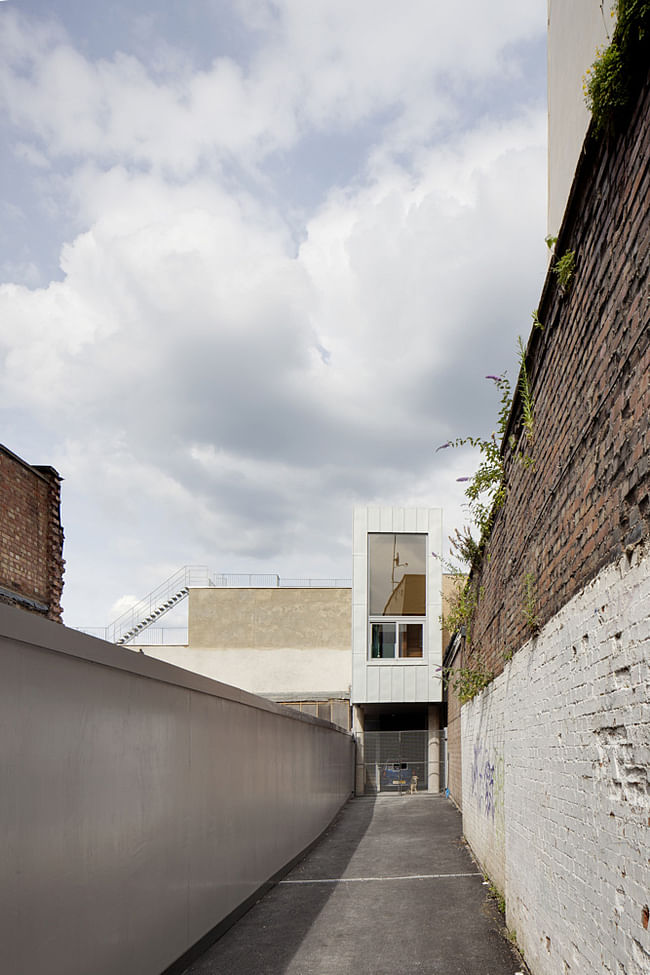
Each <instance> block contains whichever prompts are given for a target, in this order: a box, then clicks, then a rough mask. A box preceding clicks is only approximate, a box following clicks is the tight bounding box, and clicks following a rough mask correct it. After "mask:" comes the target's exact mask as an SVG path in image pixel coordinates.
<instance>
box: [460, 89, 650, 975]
mask: <svg viewBox="0 0 650 975" xmlns="http://www.w3.org/2000/svg"><path fill="white" fill-rule="evenodd" d="M649 118H650V85H648V84H646V86H645V88H644V89H643V91H642V92H641V93H640V97H639V101H638V104H637V107H636V111H635V112H634V114H633V116H632V117H631V119H630V120H629V124H628V125H627V127H626V129H625V132H623V133H622V134H619V135H616V136H611V137H610V138H609V139H608V140H605V141H601V142H600V143H599V142H595V141H588V142H587V143H586V146H585V151H584V153H583V157H582V159H581V163H580V166H579V168H578V172H577V174H576V180H575V183H574V187H573V190H572V196H571V199H570V201H569V206H568V208H567V213H566V215H565V221H564V224H563V227H562V231H561V235H560V239H559V241H558V243H557V245H556V250H557V252H558V253H559V254H560V255H562V254H564V253H565V252H567V251H569V250H574V251H575V252H576V272H575V277H574V280H573V281H572V283H571V286H570V288H569V289H568V292H567V293H566V294H564V293H563V292H562V291H561V289H560V288H559V287H558V283H557V280H556V277H555V275H554V274H553V273H550V274H549V276H548V278H547V281H546V284H545V287H544V290H543V293H542V298H541V302H540V306H539V318H540V320H541V321H542V323H543V324H544V331H540V330H534V331H533V333H532V335H531V338H530V341H529V346H528V355H527V368H528V373H529V378H530V385H531V390H532V394H533V399H534V403H535V435H534V442H533V444H532V446H526V445H525V444H524V437H523V434H522V430H521V403H520V402H518V401H517V400H515V404H514V408H513V412H512V416H511V420H510V429H509V430H508V436H511V435H512V436H514V437H515V440H516V442H518V445H519V449H522V448H524V449H525V451H526V453H527V454H529V455H530V456H531V457H532V458H533V459H534V466H532V467H526V466H524V465H522V464H521V463H519V462H518V461H517V460H516V458H515V456H514V454H513V451H512V450H511V449H510V448H508V449H509V452H508V454H507V456H506V458H505V463H506V470H507V474H508V494H507V499H506V502H505V504H504V506H503V507H502V508H501V510H500V511H499V512H498V513H497V516H496V518H495V523H494V528H493V532H492V535H491V537H490V539H489V542H488V545H487V547H486V552H485V553H484V557H483V560H482V563H481V565H480V567H479V568H477V569H475V570H474V572H473V576H472V581H473V584H474V585H475V587H476V591H477V592H478V593H480V601H479V606H478V610H477V612H476V614H475V617H474V620H473V625H472V628H471V632H472V642H471V646H469V647H465V648H464V654H465V661H466V662H467V661H468V660H470V661H471V660H472V659H473V661H474V662H476V658H477V657H478V656H479V655H480V658H481V660H482V662H483V665H484V666H486V667H487V668H489V669H491V670H493V671H494V672H495V673H496V674H498V675H499V676H497V679H496V680H495V681H494V682H493V683H492V684H491V685H490V686H489V687H488V688H487V689H486V690H484V691H483V692H482V693H481V694H479V695H478V696H477V697H475V698H474V699H473V700H472V701H471V702H470V703H468V704H466V705H464V706H463V708H462V710H461V722H460V724H461V743H462V747H461V753H462V768H463V824H464V830H465V833H466V836H467V837H468V840H469V842H470V844H471V846H472V848H473V850H474V852H475V854H476V856H477V858H478V859H479V861H480V862H481V863H482V864H483V865H484V867H485V868H486V869H487V870H488V872H489V873H490V874H491V875H492V877H493V879H495V880H496V882H497V883H501V882H503V878H505V883H504V893H505V897H506V917H507V923H508V926H509V927H510V928H511V929H512V930H516V932H517V939H518V941H519V943H520V945H521V946H522V947H523V948H524V950H525V955H526V959H527V961H528V962H529V965H530V967H531V971H533V972H534V973H535V975H555V973H558V972H562V973H565V975H569V973H570V975H593V973H602V975H605V973H612V972H617V973H620V975H647V973H648V972H650V933H649V930H648V928H649V921H648V918H649V915H650V908H649V894H648V892H649V890H650V861H649V860H648V828H649V827H650V781H649V779H648V766H649V764H650V730H649V718H650V681H649V676H650V675H649V673H648V657H649V654H648V650H649V648H650V609H649V607H650V511H649V489H650V473H649V462H648V451H649V449H650V432H649V425H650V342H649V338H650V335H649V331H650V328H649V322H650V280H649V274H648V271H649V264H650V247H649V244H650V188H649V176H650V125H648V120H649ZM526 580H528V583H529V586H528V588H529V595H530V596H534V603H535V605H534V606H533V605H528V606H527V599H526V595H525V590H526ZM532 617H535V619H532ZM531 624H534V625H531ZM508 661H509V662H508ZM504 668H505V669H504ZM449 710H450V714H452V713H453V707H452V703H451V702H450V708H449ZM455 727H456V729H457V727H458V722H456V724H455ZM450 737H451V727H450ZM452 747H455V746H454V745H452ZM450 754H451V749H450ZM500 767H501V768H502V770H503V771H502V775H501V774H500V772H499V768H500Z"/></svg>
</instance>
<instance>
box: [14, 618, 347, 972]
mask: <svg viewBox="0 0 650 975" xmlns="http://www.w3.org/2000/svg"><path fill="white" fill-rule="evenodd" d="M0 761H1V764H2V799H1V800H0V820H1V822H0V827H1V828H2V831H3V837H4V840H3V845H4V852H3V853H2V854H1V855H0V856H1V858H2V860H4V861H5V862H4V866H3V869H2V878H3V879H2V884H1V885H0V888H1V894H0V932H1V933H0V943H2V946H3V955H4V962H5V967H6V970H7V971H11V972H12V973H13V975H46V973H47V975H59V973H61V975H64V973H65V975H76V973H79V975H88V972H93V975H115V973H116V972H118V971H119V972H120V973H121V975H131V973H133V975H158V973H160V972H161V971H162V970H163V969H164V968H166V967H167V966H168V965H170V964H171V963H173V962H174V961H175V959H177V958H178V957H179V956H180V955H182V954H183V952H185V951H186V950H187V949H188V948H189V947H191V945H192V944H194V943H195V942H196V941H197V940H198V939H200V938H201V937H202V936H204V935H205V934H206V932H208V931H210V929H212V928H213V927H214V926H215V925H216V924H217V923H218V922H219V921H221V920H222V919H223V918H224V917H226V916H227V915H228V914H229V913H230V912H231V911H233V910H234V909H235V908H236V907H237V906H238V905H239V904H241V903H242V901H244V900H246V898H248V897H249V896H251V895H252V894H253V893H254V892H255V891H256V890H258V889H259V888H260V886H262V885H263V884H264V883H265V882H266V881H267V880H268V879H269V878H270V877H272V876H273V875H274V874H275V873H277V872H278V871H279V870H281V869H282V867H283V866H284V865H285V864H286V863H288V862H289V861H290V860H291V859H292V858H293V857H295V856H296V855H297V854H298V853H300V852H301V851H302V850H303V849H304V848H305V847H306V846H308V845H309V843H311V842H312V840H314V839H315V838H316V837H317V836H318V835H319V834H320V833H321V832H322V830H323V829H324V828H325V827H326V826H327V824H328V823H329V822H330V821H331V819H332V818H333V817H334V815H335V814H336V812H337V810H338V809H339V808H340V806H341V805H342V804H343V802H344V801H345V800H346V798H347V797H348V796H349V794H350V792H351V791H352V787H353V743H352V739H351V738H350V736H349V735H347V734H346V733H344V732H342V731H341V730H337V729H335V728H334V726H332V725H329V724H327V723H326V722H323V721H319V720H317V719H315V718H311V717H309V716H307V715H300V714H298V713H296V712H291V711H288V709H284V708H281V707H279V706H278V705H274V704H272V703H271V702H268V701H265V700H263V699H261V698H256V697H254V696H253V695H251V694H248V693H246V692H244V691H240V690H238V689H236V688H232V687H228V686H227V685H224V684H220V683H218V682H217V681H211V680H208V679H206V678H202V677H199V676H198V675H195V674H191V673H189V672H187V671H183V670H180V669H179V668H175V667H171V666H169V665H167V664H164V663H161V662H160V661H157V660H153V659H151V658H148V657H145V656H143V655H139V654H134V653H133V652H132V651H130V650H126V649H122V648H120V647H116V646H113V645H112V644H107V643H104V642H103V641H100V640H96V639H94V638H92V637H88V636H86V635H85V634H81V633H78V632H76V631H73V630H68V629H67V628H66V627H64V626H61V625H57V624H54V623H48V622H47V621H44V620H40V619H38V618H35V617H31V616H29V615H28V614H26V613H22V612H21V611H20V610H16V609H13V608H11V607H4V606H0Z"/></svg>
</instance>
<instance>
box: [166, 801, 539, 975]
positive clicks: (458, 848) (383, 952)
mask: <svg viewBox="0 0 650 975" xmlns="http://www.w3.org/2000/svg"><path fill="white" fill-rule="evenodd" d="M502 929H503V919H502V918H501V916H500V914H499V912H498V910H497V908H496V905H495V903H494V901H493V900H492V898H490V897H489V894H488V891H487V886H486V885H485V884H484V881H483V877H482V876H481V874H480V872H479V870H478V867H477V866H476V864H475V862H474V861H473V859H472V857H471V855H470V853H469V851H468V849H467V847H466V845H465V844H464V842H463V840H462V836H461V817H460V814H459V813H458V810H457V809H456V808H455V806H454V805H453V804H452V803H451V802H450V801H449V800H448V799H445V798H444V797H442V796H430V795H427V794H420V795H415V796H411V795H408V794H407V795H404V796H401V797H400V796H385V797H384V796H378V797H377V798H359V799H352V800H351V801H350V802H349V803H348V804H347V805H346V806H345V808H344V809H343V811H342V813H341V814H340V815H339V816H338V818H337V819H336V820H335V822H334V823H333V825H332V826H331V827H330V829H329V830H328V831H327V832H326V834H325V835H324V836H323V838H322V839H321V841H320V842H319V843H318V845H317V846H316V847H314V849H313V850H312V851H311V852H310V853H309V855H308V856H307V857H305V859H304V860H302V861H301V862H300V863H299V864H298V865H297V866H296V867H294V869H293V870H292V871H291V872H290V873H289V874H287V875H286V876H285V877H284V879H283V880H281V881H280V882H279V883H278V884H277V885H276V886H275V887H274V888H273V889H272V890H271V891H270V892H269V893H268V894H267V895H266V896H265V897H263V898H262V899H261V900H260V901H258V903H257V904H255V905H254V906H253V907H252V908H251V910H250V911H249V912H248V913H247V914H246V915H244V917H242V918H241V919H240V920H239V921H238V922H237V924H235V925H234V926H233V927H232V928H230V930H228V931H227V932H226V933H225V934H224V935H223V936H222V937H221V938H220V939H219V941H217V942H216V943H215V944H214V945H213V946H212V947H211V948H210V949H208V951H207V952H206V953H205V954H204V955H202V956H201V957H200V958H199V959H197V960H196V961H195V962H194V963H193V964H192V965H190V967H189V968H187V969H186V972H185V975H281V973H286V975H401V973H404V975H415V973H426V975H515V973H517V972H522V971H524V969H523V965H522V962H521V959H520V958H519V956H518V955H517V954H516V952H515V951H514V949H513V948H512V946H511V945H510V943H509V942H508V941H507V940H506V939H505V938H504V937H503V934H502Z"/></svg>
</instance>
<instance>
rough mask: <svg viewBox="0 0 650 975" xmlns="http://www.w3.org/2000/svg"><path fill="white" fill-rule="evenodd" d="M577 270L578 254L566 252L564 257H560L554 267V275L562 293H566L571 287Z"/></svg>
mask: <svg viewBox="0 0 650 975" xmlns="http://www.w3.org/2000/svg"><path fill="white" fill-rule="evenodd" d="M575 270H576V252H575V251H566V252H565V253H564V254H563V255H562V257H558V259H557V261H556V262H555V264H554V265H553V273H554V274H555V275H556V276H557V281H558V284H559V285H560V287H561V288H562V291H564V292H565V293H566V292H567V291H568V290H569V288H570V287H571V282H572V280H573V275H574V274H575Z"/></svg>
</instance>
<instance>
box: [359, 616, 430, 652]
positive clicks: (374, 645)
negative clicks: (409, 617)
mask: <svg viewBox="0 0 650 975" xmlns="http://www.w3.org/2000/svg"><path fill="white" fill-rule="evenodd" d="M422 656H423V644H422V623H402V622H397V621H395V622H391V623H371V624H370V657H371V658H372V659H373V660H394V659H395V658H396V657H401V658H404V659H407V658H417V657H422Z"/></svg>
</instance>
